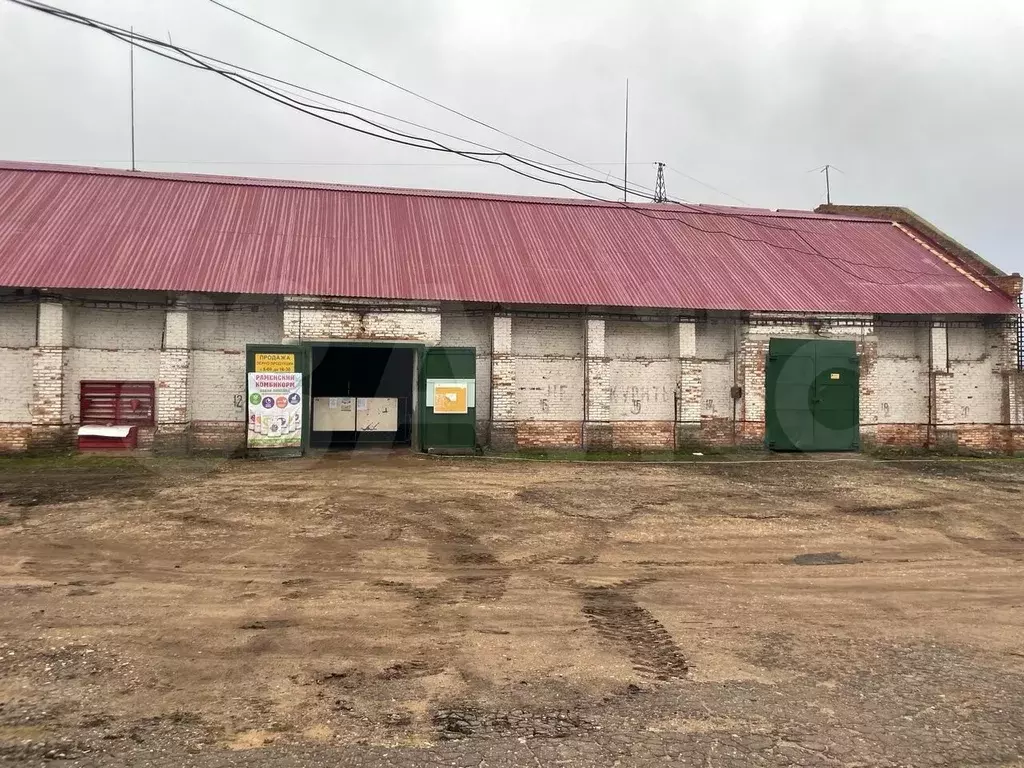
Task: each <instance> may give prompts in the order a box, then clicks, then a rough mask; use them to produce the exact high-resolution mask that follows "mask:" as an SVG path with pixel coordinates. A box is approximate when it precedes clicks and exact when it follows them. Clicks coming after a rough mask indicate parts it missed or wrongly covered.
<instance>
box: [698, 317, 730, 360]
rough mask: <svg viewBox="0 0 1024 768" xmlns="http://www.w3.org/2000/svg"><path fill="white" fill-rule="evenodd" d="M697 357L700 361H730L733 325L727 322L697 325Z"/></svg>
mask: <svg viewBox="0 0 1024 768" xmlns="http://www.w3.org/2000/svg"><path fill="white" fill-rule="evenodd" d="M696 333H697V357H699V358H700V359H701V360H725V359H727V358H728V359H732V353H733V325H732V324H731V323H729V322H708V323H697V326H696Z"/></svg>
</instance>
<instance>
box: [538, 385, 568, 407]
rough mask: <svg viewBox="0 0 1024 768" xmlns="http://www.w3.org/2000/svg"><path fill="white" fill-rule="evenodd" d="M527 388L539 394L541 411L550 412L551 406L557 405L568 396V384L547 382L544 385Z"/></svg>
mask: <svg viewBox="0 0 1024 768" xmlns="http://www.w3.org/2000/svg"><path fill="white" fill-rule="evenodd" d="M529 389H530V391H533V392H537V393H539V394H540V395H541V397H540V400H538V405H539V406H540V412H541V413H551V408H552V406H554V407H558V406H559V405H561V404H562V403H564V402H565V401H566V399H568V397H569V385H568V384H548V385H547V386H546V387H530V388H529Z"/></svg>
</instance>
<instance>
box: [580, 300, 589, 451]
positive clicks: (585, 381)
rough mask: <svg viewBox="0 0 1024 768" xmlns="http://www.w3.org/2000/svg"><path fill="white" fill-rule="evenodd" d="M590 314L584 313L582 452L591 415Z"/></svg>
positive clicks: (586, 311) (585, 445) (584, 448)
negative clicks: (589, 412) (588, 410)
mask: <svg viewBox="0 0 1024 768" xmlns="http://www.w3.org/2000/svg"><path fill="white" fill-rule="evenodd" d="M589 319H590V312H589V311H588V310H586V309H585V310H584V311H583V419H582V420H581V421H580V450H584V451H585V450H586V448H587V444H586V435H587V418H588V417H589V416H590V414H588V413H587V405H588V402H589V398H588V397H587V395H588V393H589V391H590V323H589V322H588V320H589Z"/></svg>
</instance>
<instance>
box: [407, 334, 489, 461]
mask: <svg viewBox="0 0 1024 768" xmlns="http://www.w3.org/2000/svg"><path fill="white" fill-rule="evenodd" d="M420 382H421V385H420V413H421V414H422V420H421V422H420V423H421V427H422V429H421V433H420V435H421V437H420V445H421V447H422V448H423V450H425V451H430V450H437V451H452V452H465V451H472V450H473V449H474V448H475V447H476V349H474V348H473V347H428V348H427V349H426V350H425V352H424V354H423V368H422V369H421V371H420Z"/></svg>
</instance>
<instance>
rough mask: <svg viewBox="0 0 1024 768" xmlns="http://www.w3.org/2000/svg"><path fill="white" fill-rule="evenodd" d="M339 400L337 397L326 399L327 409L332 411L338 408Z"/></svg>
mask: <svg viewBox="0 0 1024 768" xmlns="http://www.w3.org/2000/svg"><path fill="white" fill-rule="evenodd" d="M340 399H341V398H338V397H329V398H327V407H328V408H330V409H331V410H332V411H333V410H334V409H335V408H337V407H338V401H339V400H340Z"/></svg>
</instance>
